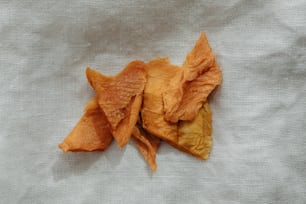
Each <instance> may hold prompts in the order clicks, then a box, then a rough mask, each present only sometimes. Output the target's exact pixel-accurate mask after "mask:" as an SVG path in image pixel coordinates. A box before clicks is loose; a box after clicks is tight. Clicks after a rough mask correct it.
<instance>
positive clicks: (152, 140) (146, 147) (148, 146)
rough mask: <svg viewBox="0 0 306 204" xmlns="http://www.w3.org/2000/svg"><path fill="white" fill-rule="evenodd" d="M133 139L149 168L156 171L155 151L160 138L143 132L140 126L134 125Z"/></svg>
mask: <svg viewBox="0 0 306 204" xmlns="http://www.w3.org/2000/svg"><path fill="white" fill-rule="evenodd" d="M133 139H134V142H135V143H136V145H137V148H138V149H139V151H140V153H141V154H142V155H143V157H144V159H145V160H146V161H147V162H148V164H149V165H150V167H151V169H152V170H153V171H156V168H157V165H156V151H157V148H158V146H159V144H160V139H158V138H156V137H154V136H152V135H150V134H149V133H147V132H145V131H144V130H143V129H142V128H141V127H140V126H138V125H136V126H135V127H134V129H133Z"/></svg>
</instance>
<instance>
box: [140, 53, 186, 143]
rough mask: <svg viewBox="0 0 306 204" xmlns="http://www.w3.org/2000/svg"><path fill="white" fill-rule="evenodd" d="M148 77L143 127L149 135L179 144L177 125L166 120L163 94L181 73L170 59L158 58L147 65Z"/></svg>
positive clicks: (142, 112)
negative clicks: (176, 75) (172, 80)
mask: <svg viewBox="0 0 306 204" xmlns="http://www.w3.org/2000/svg"><path fill="white" fill-rule="evenodd" d="M147 69H148V75H147V83H146V85H145V89H144V99H143V107H142V110H141V116H142V125H143V127H144V129H145V130H146V131H148V132H149V133H151V134H153V135H155V136H157V137H159V138H161V139H163V140H165V141H169V142H172V143H176V142H177V124H176V123H169V122H168V121H166V120H165V119H164V110H163V109H164V107H163V98H162V93H163V89H164V88H165V87H166V85H167V84H168V82H169V81H170V80H171V79H172V78H173V77H174V76H175V74H176V73H178V72H179V71H180V69H179V67H177V66H174V65H171V64H170V62H169V59H167V58H158V59H155V60H152V61H150V62H149V63H147Z"/></svg>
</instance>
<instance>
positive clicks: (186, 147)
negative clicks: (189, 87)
mask: <svg viewBox="0 0 306 204" xmlns="http://www.w3.org/2000/svg"><path fill="white" fill-rule="evenodd" d="M178 134H179V136H178V143H177V144H174V146H175V147H177V148H178V149H180V150H182V151H185V152H187V153H190V154H192V155H194V156H196V157H198V158H200V159H207V158H208V156H209V153H210V151H211V145H212V137H211V134H212V114H211V111H210V108H209V105H208V102H206V103H205V104H204V106H203V107H202V108H201V109H200V111H199V113H198V114H197V116H196V117H195V119H194V120H193V121H180V122H179V124H178Z"/></svg>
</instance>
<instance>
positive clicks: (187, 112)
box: [59, 33, 222, 171]
mask: <svg viewBox="0 0 306 204" xmlns="http://www.w3.org/2000/svg"><path fill="white" fill-rule="evenodd" d="M86 76H87V79H88V82H89V83H90V85H91V86H92V88H93V89H94V90H95V91H96V96H95V97H94V98H93V99H91V100H90V101H89V102H88V104H87V105H86V107H85V110H84V114H83V116H82V118H81V119H80V121H79V122H78V123H77V125H76V126H75V127H74V129H73V130H72V131H71V133H70V134H69V135H68V136H67V137H66V138H65V139H64V141H63V142H62V143H61V144H59V147H60V148H61V149H62V150H63V151H64V152H68V151H95V150H105V149H106V148H107V147H108V146H109V145H110V143H111V142H112V140H113V138H115V140H116V141H117V143H118V145H119V147H121V148H122V147H124V146H125V145H126V144H127V143H128V142H129V140H130V138H131V137H132V138H133V140H134V142H135V143H136V146H137V147H138V149H139V150H140V152H141V153H142V155H143V156H144V158H145V159H146V160H147V162H148V163H149V165H150V167H151V168H152V170H153V171H155V170H156V161H155V158H156V151H157V149H158V146H159V144H160V140H164V141H166V142H168V143H169V144H171V145H172V146H173V147H175V148H177V149H179V150H181V151H184V152H186V153H189V154H192V155H193V156H195V157H198V158H200V159H207V158H208V156H209V153H210V150H211V145H212V138H211V133H212V119H211V117H212V116H211V111H210V108H209V105H208V102H207V97H208V95H209V94H210V93H211V92H212V91H213V90H214V89H215V87H216V86H217V85H219V84H220V83H221V78H222V76H221V71H220V69H219V67H218V64H217V63H216V60H215V56H214V54H213V52H212V50H211V48H210V46H209V44H208V41H207V38H206V36H205V34H204V33H203V34H202V35H201V36H200V38H199V40H198V41H197V42H196V45H195V46H194V48H193V49H192V51H191V52H190V53H189V54H188V55H187V57H186V60H185V62H184V64H183V66H182V67H178V66H175V65H172V64H170V62H169V59H167V58H157V59H154V60H152V61H150V62H148V63H144V62H142V61H133V62H130V63H129V64H128V65H127V66H126V68H125V69H124V70H123V71H122V72H120V73H119V74H118V75H116V76H105V75H103V74H101V73H99V72H97V71H94V70H92V69H90V68H87V70H86Z"/></svg>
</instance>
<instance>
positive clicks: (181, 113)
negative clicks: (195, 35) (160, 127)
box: [165, 62, 222, 122]
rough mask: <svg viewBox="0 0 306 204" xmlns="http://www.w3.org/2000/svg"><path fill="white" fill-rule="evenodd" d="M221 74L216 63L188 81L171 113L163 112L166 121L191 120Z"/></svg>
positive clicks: (218, 80)
mask: <svg viewBox="0 0 306 204" xmlns="http://www.w3.org/2000/svg"><path fill="white" fill-rule="evenodd" d="M221 80H222V74H221V70H220V68H219V66H218V64H217V63H216V62H215V64H214V65H213V66H212V67H211V68H210V69H209V70H207V71H206V72H204V73H203V74H201V75H200V76H198V77H197V78H196V79H194V80H193V81H191V82H190V83H188V84H187V85H186V86H185V87H184V89H183V99H182V100H181V102H180V103H179V107H178V109H177V110H176V111H175V112H172V113H173V114H172V115H167V113H166V114H165V118H166V120H168V121H171V122H176V121H178V120H193V119H194V118H195V116H196V115H197V113H198V112H199V110H200V108H201V107H202V106H203V103H204V102H205V101H206V100H207V97H208V96H209V94H210V93H211V92H212V91H213V90H214V89H215V88H216V86H217V85H219V84H220V83H221ZM167 116H168V117H167Z"/></svg>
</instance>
